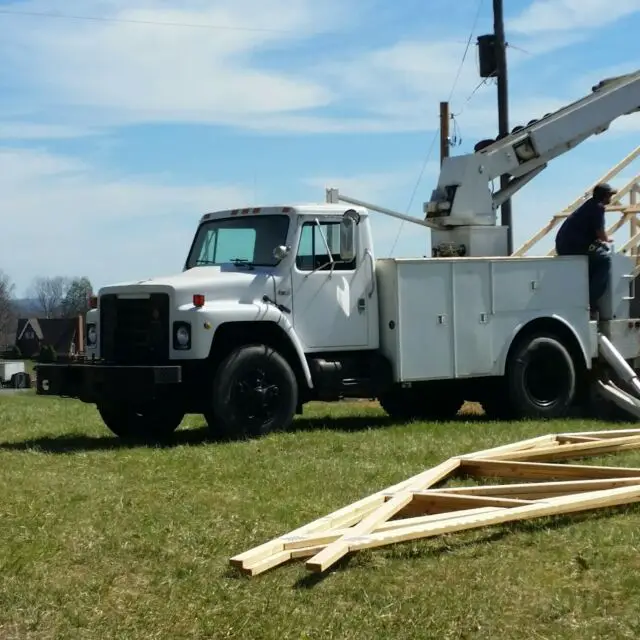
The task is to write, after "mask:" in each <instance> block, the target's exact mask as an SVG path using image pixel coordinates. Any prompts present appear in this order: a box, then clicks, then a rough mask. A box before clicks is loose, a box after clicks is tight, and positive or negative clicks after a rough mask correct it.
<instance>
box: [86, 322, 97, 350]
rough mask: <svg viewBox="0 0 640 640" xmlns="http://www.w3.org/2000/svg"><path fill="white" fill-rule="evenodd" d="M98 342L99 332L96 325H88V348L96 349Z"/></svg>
mask: <svg viewBox="0 0 640 640" xmlns="http://www.w3.org/2000/svg"><path fill="white" fill-rule="evenodd" d="M97 342H98V330H97V329H96V325H95V324H88V325H87V346H88V347H95V346H96V344H97Z"/></svg>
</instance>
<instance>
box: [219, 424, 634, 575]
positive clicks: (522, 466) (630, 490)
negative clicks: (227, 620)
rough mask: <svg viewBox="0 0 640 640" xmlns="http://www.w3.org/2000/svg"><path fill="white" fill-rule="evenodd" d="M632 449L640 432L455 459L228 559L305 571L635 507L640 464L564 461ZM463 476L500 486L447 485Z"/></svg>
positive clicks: (244, 565)
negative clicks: (385, 551)
mask: <svg viewBox="0 0 640 640" xmlns="http://www.w3.org/2000/svg"><path fill="white" fill-rule="evenodd" d="M632 449H640V429H624V430H618V431H611V430H610V431H589V432H580V433H561V434H552V435H544V436H540V437H537V438H531V439H529V440H522V441H520V442H515V443H512V444H508V445H504V446H501V447H496V448H493V449H487V450H484V451H478V452H475V453H471V454H466V455H462V456H457V457H453V458H450V459H449V460H446V461H445V462H443V463H442V464H439V465H438V466H436V467H433V468H431V469H427V470H426V471H423V472H422V473H419V474H418V475H415V476H413V477H412V478H409V479H408V480H405V481H404V482H400V483H399V484H396V485H393V486H391V487H387V488H386V489H383V490H382V491H379V492H377V493H374V494H372V495H370V496H368V497H366V498H363V499H362V500H359V501H357V502H354V503H353V504H350V505H348V506H346V507H343V508H342V509H339V510H338V511H334V512H333V513H330V514H329V515H327V516H324V517H322V518H320V519H318V520H315V521H313V522H311V523H309V524H307V525H305V526H303V527H300V528H298V529H295V530H294V531H290V532H289V533H287V534H285V535H283V536H280V537H278V538H275V539H273V540H271V541H269V542H266V543H265V544H262V545H260V546H258V547H255V548H254V549H251V550H249V551H246V552H245V553H241V554H240V555H237V556H235V557H233V558H231V560H230V562H231V564H232V565H233V566H234V567H237V568H238V569H240V570H241V571H242V572H243V573H245V574H247V575H251V576H254V575H258V574H260V573H263V572H264V571H267V570H269V569H272V568H273V567H276V566H278V565H281V564H284V563H285V562H288V561H290V560H293V559H298V558H307V561H306V567H307V569H309V570H310V571H314V572H324V571H326V570H327V569H329V568H330V567H332V566H333V565H335V563H336V562H338V561H339V560H340V559H341V558H342V557H344V556H345V555H347V554H349V553H353V552H356V551H359V550H361V549H371V548H374V547H382V546H385V545H390V544H394V543H399V542H408V541H412V540H419V539H422V538H430V537H434V536H438V535H442V534H448V533H454V532H457V531H463V530H467V529H476V528H479V527H486V526H491V525H498V524H502V523H505V522H514V521H517V520H527V519H531V518H540V517H543V516H556V515H562V514H568V513H574V512H578V511H588V510H591V509H600V508H605V507H613V506H618V505H623V504H629V503H632V502H637V501H639V500H640V468H637V469H632V468H627V467H602V466H589V465H585V464H560V463H559V461H562V460H571V459H576V458H582V457H586V456H599V455H603V454H608V453H617V452H621V451H629V450H632ZM455 477H458V478H459V477H463V478H473V479H476V480H483V479H484V480H488V479H491V480H492V481H493V482H492V483H489V484H484V485H483V484H476V485H475V486H456V487H447V486H446V482H447V481H448V480H450V479H452V478H455ZM496 479H500V480H501V481H508V482H504V483H501V484H495V480H496ZM437 485H440V486H439V487H438V488H436V486H437Z"/></svg>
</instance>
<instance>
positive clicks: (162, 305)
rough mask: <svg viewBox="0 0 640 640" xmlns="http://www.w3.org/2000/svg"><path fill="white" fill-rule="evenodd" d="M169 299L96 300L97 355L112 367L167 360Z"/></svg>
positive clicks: (154, 296)
mask: <svg viewBox="0 0 640 640" xmlns="http://www.w3.org/2000/svg"><path fill="white" fill-rule="evenodd" d="M169 343H170V329H169V296H168V295H167V294H166V293H152V294H151V296H150V297H149V298H140V299H134V298H118V297H117V295H115V294H108V295H104V296H102V297H101V298H100V355H101V357H102V358H103V359H104V360H106V361H108V362H112V363H114V364H161V363H163V362H166V361H167V360H168V359H169Z"/></svg>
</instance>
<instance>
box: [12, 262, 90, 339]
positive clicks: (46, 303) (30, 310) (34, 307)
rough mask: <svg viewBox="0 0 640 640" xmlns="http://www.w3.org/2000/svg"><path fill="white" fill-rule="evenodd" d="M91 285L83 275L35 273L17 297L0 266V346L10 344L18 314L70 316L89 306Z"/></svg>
mask: <svg viewBox="0 0 640 640" xmlns="http://www.w3.org/2000/svg"><path fill="white" fill-rule="evenodd" d="M92 291H93V287H92V285H91V281H90V280H89V278H87V277H86V276H81V277H77V276H75V277H65V276H51V277H44V276H41V277H37V278H34V279H33V281H32V283H31V286H30V287H29V289H28V291H27V295H26V300H25V299H22V300H19V299H18V298H17V297H16V295H15V293H16V288H15V285H14V283H13V282H12V280H11V278H10V277H9V275H8V274H6V273H5V272H4V271H2V270H1V269H0V348H1V347H2V346H3V345H8V344H12V343H13V341H14V339H15V335H16V328H17V325H18V318H20V317H37V318H73V317H76V316H78V315H84V314H85V313H86V312H87V311H88V310H89V298H90V297H91V294H92Z"/></svg>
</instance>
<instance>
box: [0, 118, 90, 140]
mask: <svg viewBox="0 0 640 640" xmlns="http://www.w3.org/2000/svg"><path fill="white" fill-rule="evenodd" d="M97 133H99V131H98V130H95V129H89V128H84V127H74V126H70V125H69V126H67V125H61V124H44V123H34V122H21V121H6V122H0V140H45V139H48V140H57V139H65V138H78V137H82V136H88V135H95V134H97Z"/></svg>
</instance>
